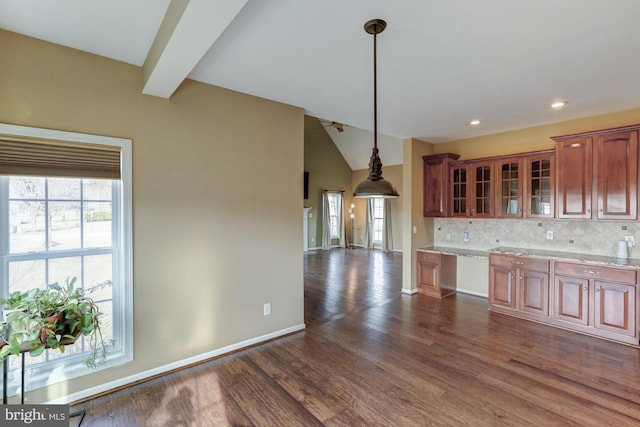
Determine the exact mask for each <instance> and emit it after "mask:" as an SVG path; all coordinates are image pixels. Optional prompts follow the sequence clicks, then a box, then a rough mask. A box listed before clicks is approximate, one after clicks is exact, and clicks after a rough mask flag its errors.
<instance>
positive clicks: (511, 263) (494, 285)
mask: <svg viewBox="0 0 640 427" xmlns="http://www.w3.org/2000/svg"><path fill="white" fill-rule="evenodd" d="M552 272H553V273H552ZM637 276H638V271H637V270H636V269H633V268H623V267H601V266H594V265H591V264H583V263H579V262H565V261H549V260H546V259H536V258H530V257H517V256H510V255H502V254H491V255H490V257H489V309H490V310H491V311H495V312H500V313H504V314H510V315H513V316H517V317H521V318H525V319H530V320H535V321H538V322H543V323H547V324H549V325H552V326H558V327H562V328H565V329H571V330H574V331H577V332H581V333H585V334H589V335H594V336H598V337H602V338H607V339H610V340H614V341H619V342H624V343H627V344H633V345H635V346H638V345H639V344H640V341H639V336H640V335H639V329H640V327H639V319H638V312H639V308H638V306H639V302H638V294H637V286H638V285H637V283H638V277H637ZM550 277H553V280H552V281H550Z"/></svg>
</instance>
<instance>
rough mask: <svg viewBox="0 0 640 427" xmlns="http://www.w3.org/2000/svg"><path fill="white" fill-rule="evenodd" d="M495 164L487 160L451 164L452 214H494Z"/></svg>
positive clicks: (479, 215) (490, 215)
mask: <svg viewBox="0 0 640 427" xmlns="http://www.w3.org/2000/svg"><path fill="white" fill-rule="evenodd" d="M493 165H494V163H493V161H491V160H486V161H481V162H470V163H457V164H454V165H452V166H451V168H450V185H451V216H454V217H468V216H472V217H478V218H482V217H484V218H491V217H493V216H494V212H493V204H494V200H493V197H494V196H493V189H492V186H493Z"/></svg>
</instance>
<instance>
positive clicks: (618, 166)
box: [594, 130, 638, 219]
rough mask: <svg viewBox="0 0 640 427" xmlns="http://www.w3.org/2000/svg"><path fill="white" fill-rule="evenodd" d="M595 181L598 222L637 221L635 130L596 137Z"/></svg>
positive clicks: (636, 141)
mask: <svg viewBox="0 0 640 427" xmlns="http://www.w3.org/2000/svg"><path fill="white" fill-rule="evenodd" d="M594 143H595V153H594V154H595V156H594V165H595V168H596V170H595V172H596V173H595V178H596V189H597V199H596V202H597V218H598V219H637V217H638V213H637V206H638V130H630V131H622V132H614V133H610V134H605V135H597V136H595V138H594Z"/></svg>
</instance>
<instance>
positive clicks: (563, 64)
mask: <svg viewBox="0 0 640 427" xmlns="http://www.w3.org/2000/svg"><path fill="white" fill-rule="evenodd" d="M638 16H640V1H637V0H608V1H602V0H483V1H477V0H447V1H441V0H398V1H393V2H391V1H388V0H349V1H344V0H323V1H301V0H135V1H130V0H109V1H97V0H55V1H42V0H2V2H1V3H0V28H3V29H6V30H9V31H13V32H17V33H21V34H25V35H28V36H32V37H36V38H39V39H43V40H46V41H50V42H53V43H57V44H61V45H64V46H69V47H72V48H76V49H80V50H83V51H87V52H91V53H94V54H98V55H102V56H106V57H109V58H113V59H116V60H119V61H124V62H127V63H130V64H134V65H138V66H141V67H142V70H141V72H142V73H143V75H144V81H145V85H144V88H143V92H144V93H146V94H149V95H152V96H161V97H166V98H168V97H171V95H172V93H173V92H174V91H175V90H176V89H177V88H178V87H179V85H180V83H181V82H182V81H183V80H184V79H185V78H190V79H194V80H198V81H201V82H204V83H208V84H212V85H216V86H221V87H224V88H228V89H233V90H236V91H239V92H243V93H247V94H251V95H255V96H259V97H263V98H267V99H272V100H275V101H279V102H283V103H287V104H291V105H295V106H299V107H302V108H304V110H305V113H306V114H308V115H312V116H315V117H318V118H321V119H325V120H328V121H329V122H330V121H336V122H341V123H344V124H346V125H348V126H347V127H346V128H345V132H343V133H340V134H338V133H337V131H335V130H334V129H330V130H329V132H330V134H331V135H332V137H334V140H336V143H337V145H338V146H339V147H340V145H341V144H342V145H344V146H346V147H348V149H349V150H351V151H353V153H346V154H345V158H347V161H348V162H349V163H350V164H351V166H352V168H354V169H360V168H366V162H367V161H368V156H369V152H370V146H371V135H370V131H371V130H372V128H373V107H372V105H373V90H372V89H373V72H372V67H373V63H372V61H373V59H372V58H373V41H372V36H370V35H369V34H367V33H365V31H364V30H363V24H364V23H365V22H366V21H367V20H369V19H371V18H382V19H384V20H386V21H387V24H388V27H387V29H386V30H385V31H384V32H383V33H382V34H380V35H379V36H378V103H379V105H378V131H379V133H380V134H383V135H387V136H389V144H390V146H391V148H381V155H382V156H383V162H384V163H385V164H394V163H396V161H395V160H392V161H385V159H384V156H385V150H388V153H389V154H388V155H389V157H391V158H396V157H397V153H391V151H392V150H395V151H397V152H400V151H401V147H399V146H400V145H401V144H400V140H401V139H402V138H406V137H416V138H420V139H424V140H427V141H431V142H434V143H438V142H444V141H448V140H455V139H461V138H467V137H473V136H477V135H483V134H490V133H496V132H501V131H507V130H511V129H518V128H524V127H529V126H535V125H540V124H545V123H552V122H557V121H562V120H568V119H572V118H578V117H587V116H591V115H597V114H602V113H608V112H613V111H620V110H625V109H630V108H637V107H640V55H638V54H637V42H638V40H640V25H638V24H637V19H638ZM5 60H7V59H6V58H5ZM557 100H562V101H566V102H568V104H567V105H566V106H565V107H564V108H563V109H561V110H557V111H556V110H553V109H552V108H550V104H551V103H552V102H553V101H557ZM472 119H478V120H480V121H481V123H480V124H479V125H477V126H471V125H470V124H469V122H470V120H472ZM341 150H343V153H345V149H344V148H341ZM360 152H362V153H363V154H359V153H360ZM394 156H396V157H394ZM351 158H352V159H353V160H350V159H351ZM400 158H401V157H400Z"/></svg>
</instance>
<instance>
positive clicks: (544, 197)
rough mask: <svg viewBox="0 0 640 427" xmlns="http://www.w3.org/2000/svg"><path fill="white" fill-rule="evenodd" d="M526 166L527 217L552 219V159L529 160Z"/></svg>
mask: <svg viewBox="0 0 640 427" xmlns="http://www.w3.org/2000/svg"><path fill="white" fill-rule="evenodd" d="M528 166H529V173H528V183H529V191H528V194H527V198H528V200H527V201H528V205H529V206H528V208H527V216H531V217H553V216H554V212H553V198H554V191H553V185H554V184H553V166H554V165H553V158H552V157H547V158H541V159H531V160H530V161H529V163H528Z"/></svg>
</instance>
